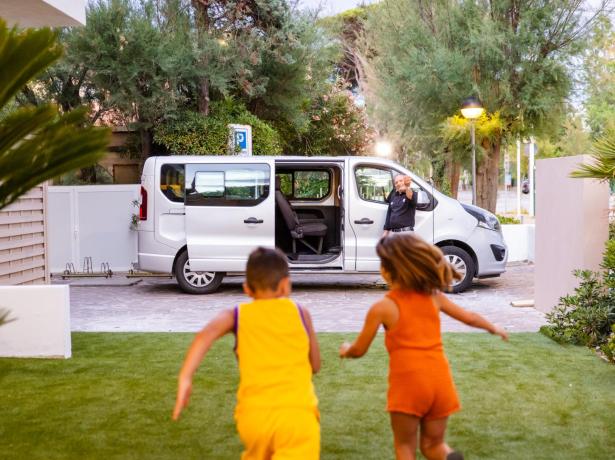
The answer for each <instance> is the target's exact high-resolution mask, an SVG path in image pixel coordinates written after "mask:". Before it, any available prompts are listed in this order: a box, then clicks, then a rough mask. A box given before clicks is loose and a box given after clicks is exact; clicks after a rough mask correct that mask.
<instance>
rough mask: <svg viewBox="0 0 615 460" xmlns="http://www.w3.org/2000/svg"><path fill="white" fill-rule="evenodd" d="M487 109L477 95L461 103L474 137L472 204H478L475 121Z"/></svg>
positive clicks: (462, 112)
mask: <svg viewBox="0 0 615 460" xmlns="http://www.w3.org/2000/svg"><path fill="white" fill-rule="evenodd" d="M484 111H485V109H484V108H483V106H482V105H481V103H480V100H479V99H478V98H477V97H476V96H470V97H468V98H466V99H465V100H464V101H463V103H462V104H461V114H462V115H463V116H464V117H465V118H467V119H468V120H470V135H471V138H472V204H473V205H476V133H475V129H474V122H475V121H476V119H477V118H478V117H480V116H481V115H482V114H483V112H484Z"/></svg>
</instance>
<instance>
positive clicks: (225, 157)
mask: <svg viewBox="0 0 615 460" xmlns="http://www.w3.org/2000/svg"><path fill="white" fill-rule="evenodd" d="M157 158H161V159H164V160H170V159H173V160H174V161H177V162H189V161H194V160H200V161H207V160H215V161H219V160H223V161H245V159H246V158H250V159H257V160H258V159H263V160H265V159H271V158H273V159H274V160H292V161H307V162H327V161H344V160H346V159H349V158H361V159H365V160H377V161H382V162H385V163H386V162H391V161H392V160H390V159H388V158H382V157H375V156H357V155H346V156H310V157H306V156H302V155H271V156H269V155H254V156H251V157H243V156H238V155H164V156H151V157H149V158H148V160H150V159H157Z"/></svg>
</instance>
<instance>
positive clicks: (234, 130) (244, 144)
mask: <svg viewBox="0 0 615 460" xmlns="http://www.w3.org/2000/svg"><path fill="white" fill-rule="evenodd" d="M228 127H229V153H230V154H231V155H239V156H243V157H249V156H252V127H251V126H250V125H235V124H230V125H228Z"/></svg>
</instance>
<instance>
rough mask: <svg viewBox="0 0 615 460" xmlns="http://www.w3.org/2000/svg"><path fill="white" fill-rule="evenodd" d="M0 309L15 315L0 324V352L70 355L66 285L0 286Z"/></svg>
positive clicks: (6, 354)
mask: <svg viewBox="0 0 615 460" xmlns="http://www.w3.org/2000/svg"><path fill="white" fill-rule="evenodd" d="M0 309H2V310H9V319H11V318H14V319H15V321H12V322H10V323H8V324H5V325H4V326H0V356H2V357H21V358H70V357H71V340H70V302H69V287H68V286H66V285H62V286H0Z"/></svg>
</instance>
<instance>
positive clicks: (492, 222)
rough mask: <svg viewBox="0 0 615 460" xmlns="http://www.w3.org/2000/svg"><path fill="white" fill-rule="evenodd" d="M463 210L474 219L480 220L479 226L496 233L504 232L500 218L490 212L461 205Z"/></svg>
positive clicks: (468, 205) (469, 205) (476, 207)
mask: <svg viewBox="0 0 615 460" xmlns="http://www.w3.org/2000/svg"><path fill="white" fill-rule="evenodd" d="M461 206H463V209H465V210H466V212H467V213H468V214H470V215H472V217H475V218H476V220H478V226H479V227H483V228H486V229H488V230H493V231H494V232H499V231H501V230H502V227H500V221H499V220H498V218H497V217H496V216H495V215H493V214H491V213H490V212H489V211H486V210H484V209H483V208H479V207H478V206H473V205H471V204H463V203H462V204H461Z"/></svg>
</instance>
